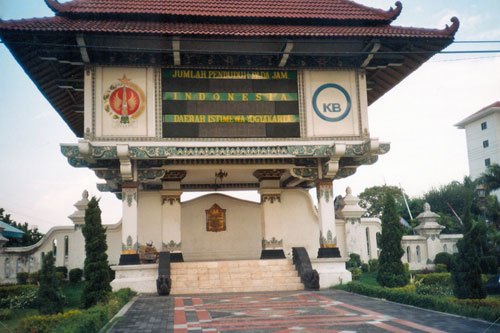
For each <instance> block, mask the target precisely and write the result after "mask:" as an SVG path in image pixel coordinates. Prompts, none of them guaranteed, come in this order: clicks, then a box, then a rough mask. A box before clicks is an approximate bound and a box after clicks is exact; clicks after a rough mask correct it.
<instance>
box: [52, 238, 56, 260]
mask: <svg viewBox="0 0 500 333" xmlns="http://www.w3.org/2000/svg"><path fill="white" fill-rule="evenodd" d="M52 254H53V255H54V257H57V239H54V240H53V241H52Z"/></svg>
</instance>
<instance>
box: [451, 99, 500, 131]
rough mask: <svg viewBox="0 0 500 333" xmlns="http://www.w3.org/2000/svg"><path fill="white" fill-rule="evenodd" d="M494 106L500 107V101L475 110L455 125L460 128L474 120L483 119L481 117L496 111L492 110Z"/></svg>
mask: <svg viewBox="0 0 500 333" xmlns="http://www.w3.org/2000/svg"><path fill="white" fill-rule="evenodd" d="M493 108H500V101H497V102H495V103H492V104H490V105H488V106H485V107H484V108H482V109H481V110H479V111H476V112H474V113H473V114H471V115H470V116H468V117H467V118H465V119H464V120H462V121H460V122H458V123H456V124H455V126H456V127H458V128H464V126H465V125H467V124H469V123H471V122H473V121H476V120H478V119H481V118H483V117H485V116H487V115H489V114H491V113H492V112H494V111H495V110H492V109H493Z"/></svg>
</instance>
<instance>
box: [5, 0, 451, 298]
mask: <svg viewBox="0 0 500 333" xmlns="http://www.w3.org/2000/svg"><path fill="white" fill-rule="evenodd" d="M45 1H46V3H47V5H48V6H49V7H50V8H51V9H52V10H53V11H54V13H55V17H51V18H42V19H30V20H20V21H2V22H0V34H1V37H2V40H3V42H4V43H5V45H6V46H7V47H8V48H9V49H10V50H11V52H12V54H13V55H14V56H15V57H16V59H17V60H18V61H19V63H20V64H21V66H23V68H24V70H25V71H26V73H27V74H28V75H29V76H30V77H31V79H32V80H33V81H34V82H35V84H36V85H37V86H38V87H39V89H40V91H41V92H42V93H43V94H44V96H46V98H47V99H48V100H49V102H50V103H51V104H52V105H53V106H54V108H55V109H56V111H57V112H58V113H59V114H60V115H61V117H63V119H64V120H65V121H66V122H67V123H68V125H69V126H70V127H71V129H72V130H73V132H74V133H75V135H76V136H77V137H79V138H80V139H79V140H78V142H77V143H73V144H62V145H61V150H62V153H63V154H64V156H66V157H67V158H68V162H69V164H70V165H71V166H73V167H81V168H89V169H90V170H92V171H94V172H95V173H96V175H97V176H98V177H99V178H101V179H102V180H103V182H102V183H101V184H98V188H99V190H101V191H109V192H113V193H115V194H116V196H117V197H118V198H119V199H120V200H122V202H123V219H122V225H121V235H122V237H121V238H122V241H121V244H109V246H116V247H121V250H122V254H121V258H120V266H118V267H116V270H117V271H118V274H117V279H116V280H115V281H114V287H115V288H118V287H119V286H125V285H128V286H132V287H136V288H135V289H137V288H138V287H137V281H138V280H141V279H142V280H141V281H143V282H144V281H145V280H144V277H145V276H146V275H147V274H146V273H144V272H146V271H147V270H148V269H150V270H152V271H154V270H157V268H155V267H156V266H155V265H154V264H152V265H151V264H148V265H139V264H140V258H139V253H138V252H139V249H140V248H141V246H145V245H146V244H148V246H149V248H150V247H151V243H152V244H153V246H154V247H155V248H156V249H157V250H158V251H169V252H170V253H171V261H172V262H182V261H184V262H186V264H188V262H197V261H211V262H213V263H214V265H212V266H213V267H216V266H220V267H222V266H223V265H219V264H220V263H221V262H222V261H224V260H259V259H260V260H261V261H262V262H265V260H264V259H283V258H289V257H290V256H291V253H292V248H294V247H304V248H305V249H306V250H307V252H308V253H309V255H310V256H311V258H312V260H311V261H312V265H313V267H314V268H316V269H317V270H318V271H319V273H320V274H319V275H320V283H321V285H322V286H328V284H331V283H338V282H340V281H344V282H345V281H347V280H349V279H350V274H349V273H348V272H347V271H346V270H345V260H346V259H345V258H346V256H347V253H346V248H345V228H344V226H343V224H342V222H339V221H337V223H336V221H335V209H334V204H333V199H334V194H333V184H334V181H335V180H336V179H340V178H344V177H347V176H350V175H352V174H354V173H355V171H356V168H357V167H359V166H361V165H370V164H373V163H375V162H376V161H377V158H378V156H379V155H380V154H384V153H386V152H387V151H388V150H389V144H388V143H382V142H379V141H378V139H374V138H371V137H370V131H369V126H368V116H367V108H368V105H370V104H371V103H373V102H374V101H376V100H377V99H378V98H379V97H381V96H382V95H383V94H384V93H386V92H387V91H388V90H390V89H391V88H392V87H394V86H395V85H396V84H397V83H398V82H400V81H401V80H402V79H404V78H405V77H406V76H408V75H409V74H410V73H411V72H412V71H414V70H415V69H416V68H418V67H419V66H420V65H421V64H422V63H424V62H425V61H426V60H427V59H429V58H430V57H431V56H432V55H434V54H435V53H436V52H438V51H440V50H442V49H443V48H445V47H446V46H447V45H449V44H450V43H451V42H452V41H453V35H454V33H455V32H456V30H457V29H458V20H457V19H456V18H453V19H452V22H453V24H452V25H451V26H449V27H448V26H447V27H446V28H445V29H443V30H434V29H416V28H405V27H398V26H393V25H391V23H392V22H393V20H395V19H396V18H397V16H398V15H399V14H400V12H401V10H402V5H401V3H400V2H399V1H398V2H397V3H396V7H395V8H394V9H393V8H391V9H389V10H388V11H384V10H379V9H373V8H369V7H365V6H362V5H359V4H356V3H354V2H351V1H347V0H303V1H290V2H287V1H284V2H278V3H276V2H273V1H269V0H249V1H244V2H243V1H217V0H206V1H192V0H180V1H167V0H164V1H161V0H142V1H124V0H75V1H70V2H66V3H59V2H57V1H56V0H45ZM314 187H315V188H316V190H317V197H318V207H317V210H316V208H315V207H314V205H313V204H312V201H311V198H310V196H309V193H308V190H309V189H311V188H314ZM219 190H221V191H222V190H223V191H232V190H255V191H258V192H259V193H260V196H261V202H260V204H256V203H252V202H247V201H243V200H239V199H235V198H232V197H230V196H225V195H221V194H216V193H215V194H210V195H208V196H203V197H200V198H197V199H194V200H191V201H188V202H182V201H181V195H182V193H184V192H187V191H219ZM301 253H302V252H301ZM277 262H278V261H275V263H277ZM137 265H138V266H137ZM173 265H174V266H172V270H173V271H172V273H174V271H175V269H176V267H175V264H173ZM241 265H243V264H241ZM258 265H260V266H262V265H264V264H258ZM212 266H210V265H209V267H212ZM237 266H238V265H237ZM250 266H251V265H250ZM264 266H265V265H264ZM179 267H180V266H179ZM179 267H177V269H181V268H179ZM137 272H142V273H141V274H142V275H141V274H138V273H137ZM221 274H222V273H221ZM259 274H260V273H259ZM153 275H154V274H153V273H152V274H151V276H153ZM259 276H260V275H259ZM252 278H253V279H259V277H257V276H256V277H254V276H253V275H252ZM154 279H156V276H153V280H151V281H150V282H147V283H146V282H144V283H146V284H147V286H145V287H144V288H142V289H141V288H139V290H146V291H147V290H150V289H152V288H153V290H154V288H155V286H154ZM340 279H341V280H340ZM146 280H147V279H146ZM148 281H149V280H148ZM176 281H179V280H175V279H172V283H173V285H172V288H175V284H176ZM148 283H150V284H148ZM283 283H284V282H283ZM255 286H257V284H256V285H255ZM184 288H189V287H187V286H185V287H184ZM273 288H275V289H276V288H279V287H273ZM189 290H191V291H193V290H194V289H185V291H189ZM212 290H213V289H212ZM226 291H227V290H226Z"/></svg>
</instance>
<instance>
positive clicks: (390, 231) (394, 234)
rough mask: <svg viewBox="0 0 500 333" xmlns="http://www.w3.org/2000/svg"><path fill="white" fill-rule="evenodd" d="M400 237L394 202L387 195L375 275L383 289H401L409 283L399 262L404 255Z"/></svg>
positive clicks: (400, 229)
mask: <svg viewBox="0 0 500 333" xmlns="http://www.w3.org/2000/svg"><path fill="white" fill-rule="evenodd" d="M402 237H403V227H402V226H401V225H400V224H399V216H398V214H397V212H396V202H395V201H394V198H393V197H392V195H391V194H390V193H387V194H386V196H385V200H384V211H383V213H382V237H381V252H380V257H379V265H380V266H379V270H378V274H377V282H378V283H379V284H380V285H382V286H384V287H402V286H405V285H407V284H408V282H409V276H408V273H406V272H405V269H404V266H403V263H402V262H401V257H402V256H403V254H404V251H403V249H402V248H401V238H402Z"/></svg>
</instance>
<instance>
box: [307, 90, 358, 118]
mask: <svg viewBox="0 0 500 333" xmlns="http://www.w3.org/2000/svg"><path fill="white" fill-rule="evenodd" d="M312 104H313V108H314V112H316V114H317V115H318V117H320V118H321V119H323V120H326V121H340V120H342V119H344V118H345V117H347V115H348V114H349V112H350V111H351V97H350V96H349V94H348V93H347V91H346V90H345V89H344V88H342V87H341V86H339V85H338V84H335V83H327V84H324V85H322V86H320V87H319V88H318V89H316V91H315V92H314V95H313V98H312Z"/></svg>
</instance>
